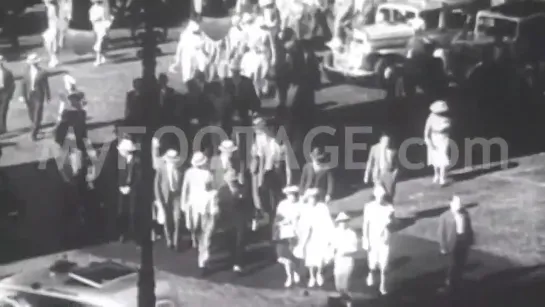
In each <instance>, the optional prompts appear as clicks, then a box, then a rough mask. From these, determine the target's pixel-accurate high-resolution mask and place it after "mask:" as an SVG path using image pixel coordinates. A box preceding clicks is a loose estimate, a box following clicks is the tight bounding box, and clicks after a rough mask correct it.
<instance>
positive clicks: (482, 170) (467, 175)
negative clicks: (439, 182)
mask: <svg viewBox="0 0 545 307" xmlns="http://www.w3.org/2000/svg"><path fill="white" fill-rule="evenodd" d="M518 165H519V163H518V162H514V161H507V162H506V163H501V164H498V165H496V166H490V165H485V166H484V167H479V168H476V169H472V170H470V171H467V172H463V173H456V174H450V175H449V178H450V179H452V180H453V181H454V182H461V181H467V180H471V179H475V178H477V177H480V176H483V175H486V174H490V173H494V172H497V171H503V170H507V169H512V168H516V167H517V166H518Z"/></svg>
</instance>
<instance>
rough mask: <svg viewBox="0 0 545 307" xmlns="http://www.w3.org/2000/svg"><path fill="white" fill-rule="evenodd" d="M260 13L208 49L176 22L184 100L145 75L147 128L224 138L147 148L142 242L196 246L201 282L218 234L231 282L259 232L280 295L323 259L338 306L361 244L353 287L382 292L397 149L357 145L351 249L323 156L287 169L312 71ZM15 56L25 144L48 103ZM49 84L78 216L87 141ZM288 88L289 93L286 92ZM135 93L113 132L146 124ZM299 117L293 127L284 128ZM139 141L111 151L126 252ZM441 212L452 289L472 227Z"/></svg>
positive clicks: (98, 14)
mask: <svg viewBox="0 0 545 307" xmlns="http://www.w3.org/2000/svg"><path fill="white" fill-rule="evenodd" d="M54 2H55V1H53V0H51V1H50V2H48V3H49V4H48V5H51V6H54ZM93 3H94V4H93V7H92V8H91V10H92V11H93V14H91V16H92V19H91V21H92V22H93V24H94V25H95V27H94V29H95V31H96V32H97V42H96V44H95V51H96V54H97V57H96V62H95V64H97V65H99V64H102V63H104V60H105V58H104V54H103V52H102V49H101V46H102V44H103V39H104V37H105V36H106V33H107V29H108V24H109V20H110V19H109V18H107V16H106V17H105V15H106V13H105V10H104V9H103V8H101V1H100V0H96V1H94V2H93ZM48 9H49V7H48ZM51 10H53V8H51ZM53 12H58V11H55V10H53ZM274 12H275V4H274V2H267V3H262V7H261V9H260V10H259V12H258V13H256V14H257V15H252V14H249V13H243V14H241V15H237V16H238V17H235V18H234V20H233V27H232V29H231V30H230V32H229V33H228V35H227V38H226V39H224V40H220V41H219V42H211V41H206V38H205V34H204V33H202V30H201V29H200V27H199V23H198V20H193V21H190V22H189V24H188V26H187V27H186V28H185V29H184V31H183V32H182V34H181V35H180V42H179V46H178V50H177V54H176V58H175V63H174V64H173V65H172V67H171V68H172V71H174V72H178V71H180V72H181V74H182V80H183V83H184V85H185V88H187V92H185V93H183V94H182V93H178V92H177V91H176V90H174V89H173V88H171V87H170V86H169V78H168V76H167V74H164V73H162V74H160V75H159V76H158V78H157V87H156V89H157V101H158V113H157V114H158V119H159V122H160V123H161V124H160V126H175V127H178V128H180V130H181V131H183V132H184V133H185V134H186V137H187V139H188V140H190V141H191V140H194V136H195V135H196V133H197V131H198V130H199V129H201V128H204V127H207V126H215V127H219V128H221V130H222V131H224V132H225V135H226V136H227V137H226V138H225V137H223V138H222V137H221V136H218V135H216V134H211V136H210V137H209V138H207V139H206V140H205V142H203V144H193V143H191V142H190V144H189V146H188V148H181V147H180V146H178V145H179V143H178V142H177V140H175V139H171V138H169V136H168V135H165V136H164V137H158V138H154V139H153V141H152V155H153V168H154V169H155V180H154V187H153V188H154V195H155V201H154V213H155V221H156V223H157V224H158V226H159V227H156V229H155V230H154V233H153V236H154V238H156V239H157V238H159V237H163V238H164V240H165V243H166V245H167V246H168V247H169V248H171V249H172V250H174V251H181V250H182V249H183V248H184V247H185V246H187V247H193V248H196V249H197V250H198V263H197V265H198V267H199V268H200V269H201V272H202V273H203V275H207V274H210V273H211V272H213V263H212V262H211V260H210V259H211V251H212V250H216V248H213V247H214V246H213V244H216V243H215V242H216V241H217V240H213V238H214V237H215V236H219V235H222V236H226V240H225V242H228V243H227V244H226V245H227V246H228V247H229V252H230V254H231V257H230V259H231V264H232V269H233V271H234V272H237V273H238V272H242V271H243V270H244V266H245V265H246V264H247V263H246V262H245V250H246V247H247V245H248V244H249V243H250V241H251V239H252V238H251V237H252V235H251V234H252V233H258V232H259V233H263V234H264V236H265V237H264V238H263V237H262V238H260V239H261V240H266V241H269V242H271V243H273V244H274V245H275V246H276V252H277V259H278V262H279V263H281V264H282V265H283V266H284V268H285V272H286V281H285V286H286V287H290V286H292V285H293V284H297V283H299V282H300V281H301V279H302V276H304V275H303V271H302V268H305V269H306V271H308V276H309V277H308V287H315V286H322V285H324V282H325V280H324V279H325V278H324V269H325V267H326V266H327V265H329V264H333V266H334V275H335V285H336V287H337V290H338V291H339V292H340V294H341V296H342V299H343V300H346V301H347V302H349V301H350V294H349V293H350V280H351V275H352V272H353V271H354V269H355V265H354V255H355V254H356V253H357V252H358V251H359V250H361V249H363V250H366V251H367V254H368V257H367V258H368V265H369V275H368V277H367V284H368V285H369V286H373V285H375V284H377V283H378V284H379V287H378V288H379V291H380V292H381V293H382V294H386V293H387V292H388V285H387V284H388V280H389V278H388V264H389V262H390V256H389V255H390V236H391V235H392V233H393V230H392V229H393V225H394V224H395V221H396V220H395V214H394V212H395V211H394V206H393V205H394V203H395V199H394V197H395V190H396V189H395V187H396V183H397V179H398V172H399V168H400V166H399V161H398V153H397V151H396V150H395V149H394V148H393V145H392V142H391V140H390V138H391V136H390V135H389V134H388V133H384V134H383V135H382V136H381V138H380V141H379V143H377V144H376V145H374V146H373V147H372V148H371V151H370V154H369V160H368V163H367V168H366V169H365V173H364V176H363V181H364V182H365V183H372V184H373V187H374V189H373V196H374V199H373V200H372V201H371V202H369V203H368V204H365V205H364V206H363V208H364V222H363V225H362V226H363V228H362V229H363V234H362V237H361V242H360V240H359V238H358V235H357V234H356V232H354V230H352V229H351V227H349V225H348V222H349V220H350V217H349V216H348V215H347V214H346V213H344V212H341V213H339V214H338V215H337V217H336V218H335V219H333V218H332V212H331V208H330V204H331V201H332V200H333V197H334V195H335V183H334V180H335V179H334V175H333V170H332V169H331V168H330V167H329V166H328V163H327V155H326V154H325V153H324V150H323V148H321V147H320V146H316V147H314V149H313V150H312V152H310V161H309V162H308V163H306V164H305V165H304V167H303V168H302V170H301V172H300V173H298V172H297V170H296V168H294V167H293V165H295V163H297V164H298V162H301V161H304V160H303V157H304V154H305V153H303V152H302V145H301V143H302V137H304V135H305V133H306V132H307V131H308V129H309V128H312V127H313V126H314V124H315V123H314V122H313V118H312V110H313V108H314V103H315V102H314V95H315V91H316V90H317V89H318V86H319V83H320V81H319V80H320V72H319V68H318V61H317V60H316V58H315V56H314V52H313V51H312V49H311V48H310V43H309V42H308V41H306V40H304V39H300V38H298V37H297V35H296V33H295V31H294V30H292V29H290V28H287V27H280V26H279V24H280V23H279V22H278V20H276V21H275V20H274V16H275V13H274ZM256 16H257V17H256ZM50 19H54V18H52V17H50ZM49 29H55V30H50V32H51V33H53V34H51V33H49V32H47V31H46V33H49V34H47V35H50V36H51V37H50V36H47V35H46V34H44V38H47V39H46V42H49V43H46V45H45V46H46V49H47V51H48V52H49V55H50V62H49V64H50V66H55V65H56V64H57V63H58V61H57V59H56V57H55V55H56V50H57V49H56V48H57V47H58V42H59V40H58V35H60V33H59V32H58V31H57V29H58V27H57V26H56V25H51V24H50V26H49ZM53 38H54V39H53ZM26 61H27V64H28V69H27V72H26V73H25V76H24V77H23V81H22V85H21V95H20V100H21V101H24V102H25V103H26V104H27V107H28V111H29V116H30V119H31V121H32V123H33V130H32V133H31V136H32V139H33V140H37V139H38V138H39V132H40V128H41V120H42V117H43V109H44V104H45V103H48V102H49V101H50V100H51V96H52V94H51V91H50V89H49V83H48V78H47V74H45V73H44V70H43V69H42V68H40V66H39V65H38V63H39V62H40V58H39V57H38V56H37V55H36V54H31V55H30V56H28V58H27V60H26ZM1 68H2V78H0V81H1V82H2V83H1V84H0V90H1V91H0V94H1V95H0V97H1V98H2V99H3V100H6V99H7V101H8V102H9V100H11V95H13V90H12V88H14V81H13V80H11V79H13V76H12V75H10V74H11V73H10V72H9V70H7V69H5V68H4V66H3V65H2V67H1ZM10 76H11V79H10ZM63 81H64V85H65V89H64V90H62V91H61V94H60V95H59V98H60V101H61V104H60V110H59V118H58V123H57V125H56V128H55V142H56V143H58V144H59V146H61V147H62V148H63V149H66V152H64V153H63V154H64V155H65V157H66V159H65V164H64V166H63V168H62V169H61V170H60V171H61V174H62V176H63V178H64V179H65V181H66V182H67V183H68V185H69V188H68V189H67V191H69V192H68V193H67V196H66V199H68V200H69V201H70V202H72V203H73V204H74V205H75V206H74V207H76V208H79V209H81V210H79V211H80V212H79V213H78V214H80V215H81V216H85V213H83V211H84V209H85V208H83V207H82V203H85V202H86V197H87V195H88V194H87V193H88V191H89V190H92V189H94V180H95V179H96V176H95V174H94V173H95V172H96V169H95V167H96V165H93V163H91V162H92V160H93V159H92V158H93V156H96V153H94V151H93V150H92V149H91V148H92V147H91V146H90V142H89V140H88V138H87V128H86V124H85V120H86V105H87V102H86V97H85V94H84V93H83V92H82V91H80V90H79V87H78V85H77V81H76V80H75V78H74V77H73V76H70V75H65V76H64V78H63ZM271 84H274V87H273V86H271ZM273 89H274V92H276V97H277V101H278V104H279V109H278V112H277V114H276V116H275V117H274V118H272V119H270V118H266V117H265V116H264V115H263V114H262V110H261V98H263V97H264V96H266V95H268V94H269V92H270V91H271V90H273ZM288 91H293V92H295V95H291V96H290V95H288V94H287V93H288ZM10 93H11V94H10ZM146 97H147V96H145V94H144V93H143V84H142V80H141V79H135V80H134V82H133V89H132V90H130V91H129V92H128V93H127V98H126V108H125V117H124V121H123V123H122V126H135V125H136V126H137V125H142V124H143V123H146V122H147V121H148V119H147V118H148V117H149V116H150V114H148V113H146V111H145V110H147V109H144V108H142V105H143V104H145V103H147V101H146ZM288 97H290V98H289V99H288ZM0 103H1V104H2V105H3V102H0ZM430 111H431V114H430V116H429V118H428V120H427V122H426V128H425V131H424V139H425V140H426V145H427V147H428V158H429V159H428V163H429V165H431V166H432V167H433V169H434V174H435V176H434V179H433V180H434V182H436V183H439V184H442V185H443V184H446V183H447V173H446V170H447V168H448V165H449V162H450V161H449V157H448V146H449V143H448V140H449V128H450V126H451V122H450V119H449V117H448V115H447V111H448V105H447V103H446V102H444V101H437V102H435V103H433V104H432V105H431V107H430ZM300 117H301V118H302V117H304V118H305V120H304V121H300V120H295V119H297V118H300ZM1 119H2V122H1V123H2V125H1V126H0V129H2V131H3V132H5V131H6V130H7V128H6V127H5V113H3V116H2V117H1ZM235 126H244V127H252V128H253V135H252V137H251V138H249V139H248V138H245V137H244V136H242V135H241V134H240V133H237V131H236V130H235V129H233V127H235ZM280 127H282V128H286V129H287V131H288V141H289V142H288V143H284V142H282V141H281V140H279V139H278V138H277V136H278V135H277V133H276V132H277V131H278V129H279V128H280ZM140 142H142V139H139V138H135V137H131V136H129V135H122V136H120V139H119V140H118V144H117V153H118V155H119V159H118V163H120V164H118V165H117V170H116V173H117V185H116V188H117V202H116V204H117V206H116V209H117V210H116V211H117V212H116V218H115V221H114V222H113V228H114V229H115V230H114V233H115V236H116V238H118V239H119V240H121V241H123V242H126V241H128V240H134V241H136V242H137V243H138V241H139V239H140V238H141V236H142V233H140V232H139V231H140V230H139V229H138V228H139V220H138V218H139V213H138V211H139V208H140V207H141V206H140V204H139V195H140V194H139V190H140V189H141V188H142V186H141V183H142V177H141V174H142V172H141V171H142V169H141V168H142V165H141V160H140V158H141V157H140V155H139V151H138V148H139V147H140V146H139V145H141V144H139V143H140ZM248 142H250V146H247V145H248V144H247V143H248ZM67 145H68V146H67ZM190 148H191V149H195V150H191V149H190ZM248 148H249V149H250V150H249V152H247V150H246V149H248ZM290 152H295V155H291V154H290ZM182 153H184V154H185V153H188V155H187V156H184V155H182ZM451 209H452V210H451V212H452V213H449V214H448V215H446V216H445V217H444V218H442V220H441V225H440V243H441V251H442V252H444V253H451V254H452V255H453V256H452V263H451V270H450V271H449V278H447V285H448V286H455V285H457V283H458V282H459V280H460V272H461V270H462V269H463V264H464V262H465V261H466V259H467V250H468V246H470V245H471V242H472V231H471V224H470V222H469V216H468V215H467V212H465V211H464V210H463V208H462V206H461V200H460V199H459V198H458V197H454V198H453V199H452V200H451ZM305 275H306V274H305ZM377 275H378V276H377ZM377 277H379V278H377Z"/></svg>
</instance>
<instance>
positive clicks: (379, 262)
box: [362, 185, 395, 295]
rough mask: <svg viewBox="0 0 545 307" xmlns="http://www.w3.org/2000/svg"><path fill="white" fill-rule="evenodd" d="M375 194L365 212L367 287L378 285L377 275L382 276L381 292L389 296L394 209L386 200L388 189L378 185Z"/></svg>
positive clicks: (363, 243) (363, 228) (363, 242)
mask: <svg viewBox="0 0 545 307" xmlns="http://www.w3.org/2000/svg"><path fill="white" fill-rule="evenodd" d="M373 192H374V193H373V194H374V197H375V199H374V200H373V201H371V202H369V203H367V204H366V205H365V207H364V211H363V227H362V230H363V238H362V246H363V249H364V250H366V251H367V258H368V262H369V275H368V276H367V285H368V286H370V287H371V286H374V285H375V284H376V275H377V274H378V275H380V286H379V291H380V293H381V294H383V295H385V294H387V290H386V281H387V280H386V277H387V275H386V273H387V269H388V264H389V261H390V229H389V227H390V226H391V225H392V223H393V222H394V218H395V216H394V208H393V206H392V205H391V204H390V203H389V202H388V201H387V200H386V199H387V192H386V189H385V188H384V187H383V186H381V185H376V186H375V188H374V190H373Z"/></svg>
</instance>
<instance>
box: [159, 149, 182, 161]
mask: <svg viewBox="0 0 545 307" xmlns="http://www.w3.org/2000/svg"><path fill="white" fill-rule="evenodd" d="M163 159H165V160H166V161H169V162H178V161H180V155H179V154H178V151H177V150H175V149H169V150H167V151H166V152H165V154H164V155H163Z"/></svg>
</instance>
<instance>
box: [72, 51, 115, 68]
mask: <svg viewBox="0 0 545 307" xmlns="http://www.w3.org/2000/svg"><path fill="white" fill-rule="evenodd" d="M125 55H126V54H123V53H114V54H110V55H108V61H110V62H113V63H116V62H115V61H116V60H117V59H119V58H121V57H123V56H125ZM94 60H95V57H94V56H93V55H91V54H89V55H80V56H78V57H77V58H75V59H73V60H68V61H63V62H62V65H77V64H85V63H90V62H93V61H94ZM107 63H108V62H107Z"/></svg>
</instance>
